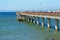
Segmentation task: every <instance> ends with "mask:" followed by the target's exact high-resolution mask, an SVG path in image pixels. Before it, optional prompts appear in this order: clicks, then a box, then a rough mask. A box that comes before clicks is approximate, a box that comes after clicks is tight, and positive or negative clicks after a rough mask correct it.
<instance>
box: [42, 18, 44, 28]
mask: <svg viewBox="0 0 60 40" xmlns="http://www.w3.org/2000/svg"><path fill="white" fill-rule="evenodd" d="M42 28H44V18H42Z"/></svg>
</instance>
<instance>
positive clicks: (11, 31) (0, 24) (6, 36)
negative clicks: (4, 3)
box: [0, 12, 60, 40]
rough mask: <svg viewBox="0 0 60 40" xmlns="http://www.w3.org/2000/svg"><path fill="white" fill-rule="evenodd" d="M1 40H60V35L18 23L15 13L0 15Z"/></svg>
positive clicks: (38, 27)
mask: <svg viewBox="0 0 60 40" xmlns="http://www.w3.org/2000/svg"><path fill="white" fill-rule="evenodd" d="M0 40H60V33H57V32H56V31H54V30H48V29H47V28H44V29H43V28H42V27H41V26H39V25H36V24H33V23H29V22H21V21H18V20H16V14H15V12H12V13H9V14H8V13H0Z"/></svg>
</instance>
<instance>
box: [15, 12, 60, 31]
mask: <svg viewBox="0 0 60 40" xmlns="http://www.w3.org/2000/svg"><path fill="white" fill-rule="evenodd" d="M16 15H17V19H18V20H19V19H20V20H21V19H22V20H26V21H29V22H34V23H36V24H39V21H40V19H39V18H42V23H41V24H42V26H44V18H47V19H48V24H47V26H48V28H51V27H50V19H54V20H55V21H56V25H55V27H54V29H55V30H56V31H58V30H59V28H60V27H59V26H58V25H59V23H58V22H59V19H60V12H16Z"/></svg>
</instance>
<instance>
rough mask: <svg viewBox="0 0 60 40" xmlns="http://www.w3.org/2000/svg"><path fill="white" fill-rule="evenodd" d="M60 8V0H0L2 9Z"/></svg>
mask: <svg viewBox="0 0 60 40" xmlns="http://www.w3.org/2000/svg"><path fill="white" fill-rule="evenodd" d="M48 9H50V10H56V9H60V0H0V11H17V10H19V11H25V10H36V11H38V10H48Z"/></svg>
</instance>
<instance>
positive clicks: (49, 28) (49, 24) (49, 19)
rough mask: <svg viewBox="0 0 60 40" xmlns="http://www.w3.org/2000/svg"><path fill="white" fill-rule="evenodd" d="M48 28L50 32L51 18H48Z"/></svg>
mask: <svg viewBox="0 0 60 40" xmlns="http://www.w3.org/2000/svg"><path fill="white" fill-rule="evenodd" d="M47 26H48V30H49V31H50V18H48V24H47Z"/></svg>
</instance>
